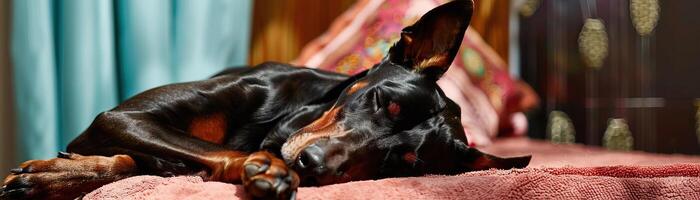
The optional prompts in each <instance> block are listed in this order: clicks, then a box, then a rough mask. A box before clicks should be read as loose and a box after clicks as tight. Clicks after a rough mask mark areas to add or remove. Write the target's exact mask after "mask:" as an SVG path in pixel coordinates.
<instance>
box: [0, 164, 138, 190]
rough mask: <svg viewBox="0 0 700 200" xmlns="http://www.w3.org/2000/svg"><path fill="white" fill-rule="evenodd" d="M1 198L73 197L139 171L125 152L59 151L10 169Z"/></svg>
mask: <svg viewBox="0 0 700 200" xmlns="http://www.w3.org/2000/svg"><path fill="white" fill-rule="evenodd" d="M11 173H12V174H11V175H9V176H7V178H5V180H4V181H3V184H4V186H3V188H2V191H0V192H1V193H0V199H59V200H60V199H74V198H75V197H78V196H80V195H84V194H85V193H86V192H89V191H92V190H94V189H96V188H98V187H100V186H102V185H104V184H107V183H110V182H113V181H117V180H120V179H123V178H126V177H129V176H133V175H135V174H138V171H137V167H136V164H135V162H134V160H133V159H132V158H131V157H130V156H127V155H115V156H111V157H106V156H81V155H78V154H70V153H64V152H61V153H59V156H58V158H54V159H50V160H30V161H27V162H24V163H22V164H21V165H20V166H19V168H15V169H12V170H11Z"/></svg>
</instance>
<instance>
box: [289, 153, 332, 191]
mask: <svg viewBox="0 0 700 200" xmlns="http://www.w3.org/2000/svg"><path fill="white" fill-rule="evenodd" d="M324 158H325V153H324V151H323V149H321V148H320V147H318V146H316V145H309V146H308V147H306V148H305V149H304V150H303V151H302V152H301V154H300V155H299V159H298V160H297V163H296V169H297V170H299V172H300V173H301V174H302V176H303V179H302V181H303V182H305V184H306V185H317V184H318V183H319V181H320V180H319V178H320V177H321V176H323V175H325V174H326V172H328V170H329V169H328V168H327V167H326V165H325V163H324Z"/></svg>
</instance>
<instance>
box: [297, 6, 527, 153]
mask: <svg viewBox="0 0 700 200" xmlns="http://www.w3.org/2000/svg"><path fill="white" fill-rule="evenodd" d="M440 2H442V1H440V0H361V1H358V3H357V4H356V5H355V6H353V7H352V8H351V9H349V10H348V11H347V12H346V13H345V14H343V15H341V16H340V17H339V18H338V19H336V20H335V21H334V22H333V24H332V25H331V27H330V28H329V30H328V32H326V33H325V34H324V35H322V36H320V37H319V38H318V39H316V40H314V41H312V42H311V43H309V44H308V45H307V46H306V47H305V48H304V50H302V54H301V56H300V57H299V58H298V59H297V60H296V61H295V62H296V64H299V65H303V66H309V67H318V68H320V69H325V70H329V71H335V72H340V73H346V74H355V73H357V72H360V71H362V70H365V69H368V68H370V67H372V66H373V65H374V64H375V63H378V62H380V61H381V60H382V58H383V57H384V56H385V53H386V52H387V51H388V49H389V48H390V47H391V45H392V44H393V43H394V42H396V41H397V40H398V39H399V34H398V33H400V32H401V29H402V28H403V27H406V26H409V25H411V24H413V23H414V22H415V21H416V20H418V19H419V18H420V17H421V16H422V15H423V14H424V13H426V12H428V11H429V10H430V9H432V8H434V7H435V6H437V5H439V4H440ZM438 84H439V85H440V87H441V88H442V89H443V90H444V91H445V94H446V95H447V96H448V97H449V98H450V99H452V100H453V101H455V102H456V103H457V104H459V106H460V107H461V108H462V116H461V117H462V125H463V126H464V128H465V129H464V130H465V133H466V134H467V138H468V139H469V142H470V145H472V146H479V145H486V144H489V143H490V138H492V137H495V136H496V135H497V134H499V133H504V134H516V135H520V134H524V133H525V130H526V126H527V122H526V120H524V118H522V117H520V116H521V115H522V113H520V112H521V111H522V110H524V109H526V108H529V107H532V106H534V105H536V104H537V103H536V102H537V100H536V99H537V97H536V96H535V94H534V92H533V91H531V90H530V89H529V86H527V85H526V84H524V83H521V82H519V81H517V80H513V79H511V78H510V77H509V74H508V71H507V69H506V64H505V62H504V61H503V60H502V59H501V58H500V57H499V56H498V54H496V53H495V52H494V51H493V49H491V48H490V47H489V46H488V44H486V43H485V42H484V41H483V40H482V39H481V37H480V36H479V34H478V33H477V32H476V31H474V30H472V29H471V28H470V29H468V30H467V32H466V34H465V38H464V40H463V42H462V47H461V49H460V51H459V53H458V55H457V57H456V58H455V61H454V62H453V63H452V66H451V67H450V69H449V70H448V71H447V73H446V74H445V75H444V76H443V77H442V79H441V80H440V81H438Z"/></svg>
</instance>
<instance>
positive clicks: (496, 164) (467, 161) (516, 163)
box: [459, 146, 532, 171]
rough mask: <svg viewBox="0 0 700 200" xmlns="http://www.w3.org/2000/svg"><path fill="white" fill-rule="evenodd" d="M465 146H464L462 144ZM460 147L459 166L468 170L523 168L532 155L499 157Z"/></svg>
mask: <svg viewBox="0 0 700 200" xmlns="http://www.w3.org/2000/svg"><path fill="white" fill-rule="evenodd" d="M464 147H466V146H464ZM464 147H461V148H460V153H461V156H460V160H459V162H460V163H459V166H460V167H463V168H465V169H468V170H470V171H476V170H487V169H491V168H495V169H512V168H525V167H527V165H528V164H530V159H531V158H532V156H520V157H510V158H501V157H496V156H493V155H489V154H486V153H483V152H481V151H479V150H477V149H475V148H470V147H466V148H464Z"/></svg>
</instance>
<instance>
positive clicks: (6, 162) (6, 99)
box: [0, 0, 17, 172]
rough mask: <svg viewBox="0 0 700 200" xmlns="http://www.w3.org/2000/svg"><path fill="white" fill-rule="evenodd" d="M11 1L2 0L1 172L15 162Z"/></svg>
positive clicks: (0, 84) (0, 30) (0, 6)
mask: <svg viewBox="0 0 700 200" xmlns="http://www.w3.org/2000/svg"><path fill="white" fill-rule="evenodd" d="M10 2H11V1H2V0H0V138H1V139H0V172H7V170H9V169H10V168H11V167H14V165H16V164H17V163H15V156H14V155H15V151H14V148H15V137H14V136H15V134H16V131H15V120H14V118H15V117H14V116H15V113H14V112H13V105H14V104H13V99H14V96H13V94H12V78H11V75H12V66H11V63H10V15H11V14H12V13H11V12H10V7H11V5H10Z"/></svg>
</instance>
